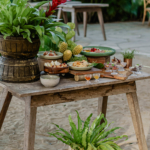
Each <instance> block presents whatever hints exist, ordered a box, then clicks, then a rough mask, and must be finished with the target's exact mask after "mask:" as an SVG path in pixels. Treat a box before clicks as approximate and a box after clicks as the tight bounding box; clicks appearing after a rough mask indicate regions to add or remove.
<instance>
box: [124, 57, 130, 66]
mask: <svg viewBox="0 0 150 150" xmlns="http://www.w3.org/2000/svg"><path fill="white" fill-rule="evenodd" d="M124 62H126V63H127V65H126V67H125V68H129V67H132V59H125V58H124Z"/></svg>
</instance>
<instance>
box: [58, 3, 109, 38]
mask: <svg viewBox="0 0 150 150" xmlns="http://www.w3.org/2000/svg"><path fill="white" fill-rule="evenodd" d="M58 7H59V8H60V9H59V11H58V15H57V19H61V14H63V17H64V22H65V23H67V22H68V17H67V12H70V13H71V17H72V20H71V22H72V23H75V24H76V29H77V31H78V27H77V18H76V14H77V13H78V12H83V24H84V36H85V37H86V31H87V17H88V16H87V13H88V12H97V15H98V19H99V23H100V25H101V28H102V33H103V37H104V40H106V34H105V28H104V20H103V13H102V8H103V7H109V4H100V3H97V4H96V3H81V4H70V3H67V4H62V5H59V6H58ZM73 40H74V41H75V36H74V38H73Z"/></svg>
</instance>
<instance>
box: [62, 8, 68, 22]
mask: <svg viewBox="0 0 150 150" xmlns="http://www.w3.org/2000/svg"><path fill="white" fill-rule="evenodd" d="M62 13H63V18H64V22H65V24H67V23H68V17H67V12H64V11H63V12H62Z"/></svg>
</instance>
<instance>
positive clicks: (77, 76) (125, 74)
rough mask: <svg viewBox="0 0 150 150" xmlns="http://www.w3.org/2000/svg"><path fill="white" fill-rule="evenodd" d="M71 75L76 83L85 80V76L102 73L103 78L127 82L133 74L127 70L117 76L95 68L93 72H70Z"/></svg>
mask: <svg viewBox="0 0 150 150" xmlns="http://www.w3.org/2000/svg"><path fill="white" fill-rule="evenodd" d="M69 73H70V74H72V75H74V79H75V81H81V80H85V77H84V75H86V74H94V73H100V74H101V78H112V79H118V80H126V79H127V78H128V76H130V75H131V74H132V72H131V71H128V70H126V71H121V72H119V74H117V75H111V72H105V70H104V69H102V70H100V69H97V68H94V67H93V68H92V69H91V70H88V71H75V70H70V71H69ZM92 79H94V77H93V76H92Z"/></svg>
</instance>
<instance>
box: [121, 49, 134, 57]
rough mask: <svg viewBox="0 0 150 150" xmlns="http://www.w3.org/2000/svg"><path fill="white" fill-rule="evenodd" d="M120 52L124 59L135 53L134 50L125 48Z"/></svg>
mask: <svg viewBox="0 0 150 150" xmlns="http://www.w3.org/2000/svg"><path fill="white" fill-rule="evenodd" d="M121 54H122V55H123V57H124V58H125V59H133V58H134V55H135V50H132V51H129V50H126V51H125V52H122V53H121Z"/></svg>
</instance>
